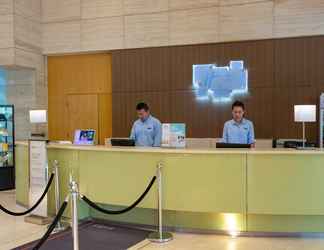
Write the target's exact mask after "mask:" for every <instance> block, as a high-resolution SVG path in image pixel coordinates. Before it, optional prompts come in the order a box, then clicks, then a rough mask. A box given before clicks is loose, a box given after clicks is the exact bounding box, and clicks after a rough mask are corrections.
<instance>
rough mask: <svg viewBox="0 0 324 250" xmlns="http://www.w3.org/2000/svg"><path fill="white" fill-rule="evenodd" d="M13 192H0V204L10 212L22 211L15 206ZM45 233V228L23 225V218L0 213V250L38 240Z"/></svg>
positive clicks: (28, 224)
mask: <svg viewBox="0 0 324 250" xmlns="http://www.w3.org/2000/svg"><path fill="white" fill-rule="evenodd" d="M15 199H16V198H15V192H13V191H2V192H0V203H1V205H3V206H4V207H6V208H8V209H10V210H12V211H17V212H19V211H24V210H25V209H24V208H21V207H18V206H16V203H15ZM45 232H46V226H38V225H34V224H30V223H25V222H24V218H23V217H14V216H11V215H7V214H5V213H3V212H2V211H0V250H9V249H12V248H14V247H17V246H20V245H22V244H25V243H27V242H30V241H33V240H35V239H38V238H40V237H41V236H42V235H43V234H44V233H45Z"/></svg>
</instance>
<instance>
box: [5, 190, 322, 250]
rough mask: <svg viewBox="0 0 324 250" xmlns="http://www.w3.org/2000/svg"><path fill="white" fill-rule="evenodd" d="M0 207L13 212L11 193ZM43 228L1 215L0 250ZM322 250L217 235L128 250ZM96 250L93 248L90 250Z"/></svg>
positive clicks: (288, 241) (317, 245)
mask: <svg viewBox="0 0 324 250" xmlns="http://www.w3.org/2000/svg"><path fill="white" fill-rule="evenodd" d="M0 202H1V204H2V205H3V206H6V207H7V208H9V209H11V210H15V211H19V209H21V208H19V207H17V206H16V205H15V193H14V192H0ZM45 231H46V227H45V226H37V225H33V224H28V223H25V222H24V219H23V218H21V217H12V216H9V215H6V214H4V213H2V212H0V250H9V249H12V248H14V247H17V246H20V245H22V244H24V243H27V242H30V241H33V240H35V239H38V238H40V237H41V236H42V235H43V234H44V232H45ZM161 249H163V250H323V249H324V239H316V238H315V239H310V238H307V239H296V238H248V237H239V238H231V237H227V236H216V235H198V234H175V235H174V240H173V241H171V242H169V243H165V244H162V245H159V244H154V243H150V242H148V241H146V240H145V241H143V242H141V243H139V244H137V245H136V246H134V247H132V248H131V250H161ZM89 250H95V249H89Z"/></svg>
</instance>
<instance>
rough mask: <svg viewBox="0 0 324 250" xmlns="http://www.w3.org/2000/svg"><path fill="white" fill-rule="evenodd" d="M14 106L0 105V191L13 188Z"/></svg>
mask: <svg viewBox="0 0 324 250" xmlns="http://www.w3.org/2000/svg"><path fill="white" fill-rule="evenodd" d="M14 167H15V125H14V106H13V105H0V190H9V189H14V188H15V168H14Z"/></svg>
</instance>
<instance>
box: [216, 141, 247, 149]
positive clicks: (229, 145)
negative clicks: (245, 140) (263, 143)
mask: <svg viewBox="0 0 324 250" xmlns="http://www.w3.org/2000/svg"><path fill="white" fill-rule="evenodd" d="M216 148H251V145H250V144H239V143H224V142H217V143H216Z"/></svg>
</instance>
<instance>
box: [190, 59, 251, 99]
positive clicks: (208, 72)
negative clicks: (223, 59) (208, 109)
mask: <svg viewBox="0 0 324 250" xmlns="http://www.w3.org/2000/svg"><path fill="white" fill-rule="evenodd" d="M192 68H193V75H192V79H193V88H194V90H195V93H196V97H197V99H198V100H212V101H213V102H230V101H232V98H233V96H234V95H244V94H247V93H248V70H247V69H245V68H244V62H243V61H230V63H229V66H221V67H220V66H217V65H216V64H198V65H193V67H192Z"/></svg>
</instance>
